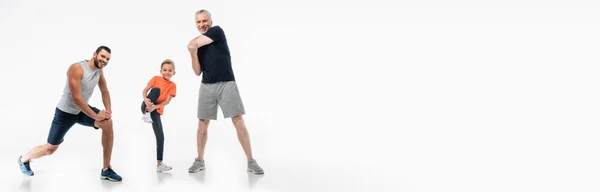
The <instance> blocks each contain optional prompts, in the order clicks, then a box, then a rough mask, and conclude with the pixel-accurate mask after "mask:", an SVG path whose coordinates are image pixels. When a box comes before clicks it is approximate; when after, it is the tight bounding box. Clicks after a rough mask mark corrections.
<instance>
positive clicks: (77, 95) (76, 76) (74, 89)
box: [67, 63, 101, 120]
mask: <svg viewBox="0 0 600 192" xmlns="http://www.w3.org/2000/svg"><path fill="white" fill-rule="evenodd" d="M67 77H68V79H69V90H70V91H71V96H72V98H73V103H74V104H75V105H77V107H79V109H80V110H81V111H82V112H83V113H85V114H86V115H88V116H89V117H91V118H92V119H95V120H98V119H100V118H101V117H100V116H99V115H98V114H96V113H95V112H94V110H92V108H90V106H88V104H87V103H86V102H85V100H83V97H82V96H81V78H82V77H83V68H81V66H80V65H79V64H77V63H75V64H72V65H71V66H70V67H69V70H68V71H67Z"/></svg>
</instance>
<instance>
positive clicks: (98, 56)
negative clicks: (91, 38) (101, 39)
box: [92, 49, 110, 69]
mask: <svg viewBox="0 0 600 192" xmlns="http://www.w3.org/2000/svg"><path fill="white" fill-rule="evenodd" d="M92 59H93V61H94V66H95V67H96V68H98V69H102V68H104V67H106V65H108V61H109V60H110V52H108V51H107V50H106V49H100V51H97V52H94V56H93V57H92Z"/></svg>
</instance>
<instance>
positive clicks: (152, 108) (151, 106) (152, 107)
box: [146, 105, 157, 112]
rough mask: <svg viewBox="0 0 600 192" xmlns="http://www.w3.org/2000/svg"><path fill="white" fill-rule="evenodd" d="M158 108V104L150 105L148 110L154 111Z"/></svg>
mask: <svg viewBox="0 0 600 192" xmlns="http://www.w3.org/2000/svg"><path fill="white" fill-rule="evenodd" d="M156 108H157V107H156V105H150V106H148V107H146V111H147V112H152V111H154V110H155V109H156Z"/></svg>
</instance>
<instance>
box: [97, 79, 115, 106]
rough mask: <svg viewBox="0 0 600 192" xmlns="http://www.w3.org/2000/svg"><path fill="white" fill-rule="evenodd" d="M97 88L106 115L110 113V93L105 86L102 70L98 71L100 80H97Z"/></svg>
mask: <svg viewBox="0 0 600 192" xmlns="http://www.w3.org/2000/svg"><path fill="white" fill-rule="evenodd" d="M98 87H99V88H100V93H102V103H104V108H105V109H106V111H107V112H108V113H112V108H111V103H110V93H109V92H108V86H107V85H106V79H105V78H104V71H102V70H100V80H98Z"/></svg>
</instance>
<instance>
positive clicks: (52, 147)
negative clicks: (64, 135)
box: [44, 144, 58, 155]
mask: <svg viewBox="0 0 600 192" xmlns="http://www.w3.org/2000/svg"><path fill="white" fill-rule="evenodd" d="M57 149H58V145H51V144H46V146H44V151H45V153H46V155H52V154H53V153H54V152H55V151H56V150H57Z"/></svg>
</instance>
